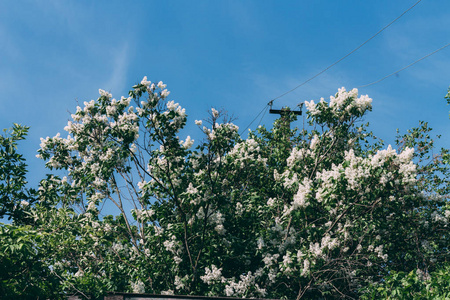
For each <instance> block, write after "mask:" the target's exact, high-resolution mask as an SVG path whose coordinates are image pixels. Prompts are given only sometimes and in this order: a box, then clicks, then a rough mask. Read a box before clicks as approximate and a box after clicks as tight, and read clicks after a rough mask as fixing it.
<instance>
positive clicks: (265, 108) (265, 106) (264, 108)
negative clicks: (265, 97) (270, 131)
mask: <svg viewBox="0 0 450 300" xmlns="http://www.w3.org/2000/svg"><path fill="white" fill-rule="evenodd" d="M268 107H269V105H264V107H263V109H262V110H261V111H260V112H259V114H258V115H257V116H256V117H255V118H254V119H253V120H252V121H251V122H250V124H248V125H247V127H245V129H244V130H242V131H241V133H240V135H241V134H243V133H244V131H246V130H247V129H248V128H249V127H250V126H252V124H253V122H255V121H256V119H258V117H259V116H260V115H261V114H262V113H263V112H264V111H265V110H267V108H268ZM264 114H265V113H264ZM263 117H264V115H263ZM261 120H262V118H261ZM259 122H260V123H261V121H259Z"/></svg>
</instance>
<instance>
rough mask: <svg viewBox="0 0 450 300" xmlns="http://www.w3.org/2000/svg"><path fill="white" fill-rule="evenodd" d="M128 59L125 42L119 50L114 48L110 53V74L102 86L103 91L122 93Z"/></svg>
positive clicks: (124, 86)
mask: <svg viewBox="0 0 450 300" xmlns="http://www.w3.org/2000/svg"><path fill="white" fill-rule="evenodd" d="M129 57H130V55H129V46H128V43H126V42H125V43H123V44H122V46H121V47H120V48H116V50H115V51H114V52H113V53H112V72H111V76H110V77H109V79H108V80H107V81H106V83H105V84H104V85H103V86H104V89H107V90H109V91H111V92H112V93H121V92H123V91H124V89H125V88H126V83H127V70H128V66H129Z"/></svg>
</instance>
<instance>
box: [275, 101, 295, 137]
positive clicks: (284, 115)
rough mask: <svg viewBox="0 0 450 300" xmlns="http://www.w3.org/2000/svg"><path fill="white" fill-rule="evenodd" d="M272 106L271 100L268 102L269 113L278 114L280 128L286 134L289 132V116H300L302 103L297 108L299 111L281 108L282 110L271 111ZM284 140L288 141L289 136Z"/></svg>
mask: <svg viewBox="0 0 450 300" xmlns="http://www.w3.org/2000/svg"><path fill="white" fill-rule="evenodd" d="M272 104H273V100H272V101H270V102H269V105H270V110H269V113H271V114H279V115H280V119H281V124H282V126H283V127H284V128H285V129H286V132H289V131H290V130H291V121H290V118H289V115H290V114H294V115H297V116H301V115H302V107H303V103H300V104H299V105H298V107H299V108H300V109H299V110H291V109H290V108H289V107H283V108H282V109H272ZM286 138H287V140H288V141H290V138H289V135H288V136H287V137H286Z"/></svg>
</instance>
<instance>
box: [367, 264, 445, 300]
mask: <svg viewBox="0 0 450 300" xmlns="http://www.w3.org/2000/svg"><path fill="white" fill-rule="evenodd" d="M361 299H363V300H369V299H399V300H401V299H405V300H407V299H414V300H422V299H423V300H425V299H440V300H441V299H442V300H444V299H450V266H449V265H448V263H447V264H445V265H442V266H440V267H439V268H438V270H436V271H434V272H431V273H428V272H427V271H422V270H420V269H417V270H413V271H411V272H409V273H405V272H392V273H391V274H389V275H388V276H386V277H385V278H384V280H383V281H382V282H379V283H376V284H372V285H370V286H369V287H367V288H366V289H365V290H364V291H363V294H362V297H361Z"/></svg>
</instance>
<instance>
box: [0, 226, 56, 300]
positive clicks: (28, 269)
mask: <svg viewBox="0 0 450 300" xmlns="http://www.w3.org/2000/svg"><path fill="white" fill-rule="evenodd" d="M42 241H43V237H42V235H41V234H40V233H39V232H38V231H36V230H33V229H32V228H31V227H30V226H25V225H22V226H14V225H5V224H1V223H0V295H1V297H0V298H1V299H18V298H19V297H20V298H22V299H25V298H39V297H41V298H48V297H51V298H52V299H59V298H60V297H61V295H60V294H59V291H60V290H59V279H58V278H57V277H56V276H54V275H53V274H52V272H51V269H50V268H49V265H48V264H46V256H45V253H44V252H43V251H42V249H41V248H40V247H41V243H42Z"/></svg>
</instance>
